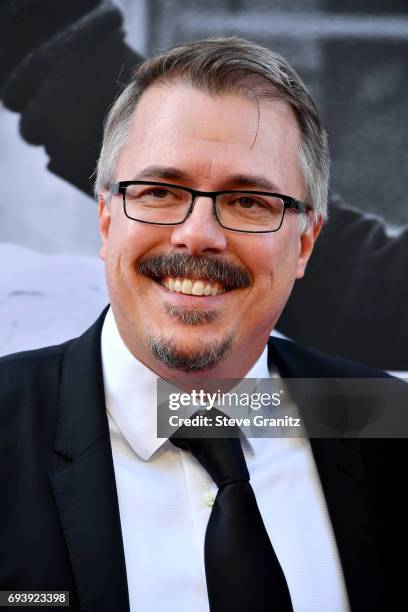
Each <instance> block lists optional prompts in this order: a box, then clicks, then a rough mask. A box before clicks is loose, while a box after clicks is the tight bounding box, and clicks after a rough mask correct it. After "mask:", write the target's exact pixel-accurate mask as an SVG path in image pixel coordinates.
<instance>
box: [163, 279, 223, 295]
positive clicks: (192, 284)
mask: <svg viewBox="0 0 408 612" xmlns="http://www.w3.org/2000/svg"><path fill="white" fill-rule="evenodd" d="M162 284H163V285H164V286H165V287H166V288H167V289H169V290H170V291H175V292H176V293H185V294H186V295H219V294H221V293H225V291H226V289H225V288H224V287H223V286H222V285H220V284H219V283H208V282H204V281H202V280H196V281H192V280H191V279H189V278H183V279H181V278H172V277H170V276H166V277H165V278H163V280H162Z"/></svg>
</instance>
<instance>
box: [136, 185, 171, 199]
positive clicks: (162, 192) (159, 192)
mask: <svg viewBox="0 0 408 612" xmlns="http://www.w3.org/2000/svg"><path fill="white" fill-rule="evenodd" d="M142 195H148V196H149V197H152V198H157V199H158V200H163V199H164V198H166V197H168V196H170V195H172V193H171V192H170V191H169V190H168V189H165V188H164V187H152V188H150V189H146V191H145V192H144V194H142Z"/></svg>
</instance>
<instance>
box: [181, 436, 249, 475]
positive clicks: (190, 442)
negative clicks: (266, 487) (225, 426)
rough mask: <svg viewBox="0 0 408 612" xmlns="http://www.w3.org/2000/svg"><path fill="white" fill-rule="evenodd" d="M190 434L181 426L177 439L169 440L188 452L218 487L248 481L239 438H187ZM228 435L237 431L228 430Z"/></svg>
mask: <svg viewBox="0 0 408 612" xmlns="http://www.w3.org/2000/svg"><path fill="white" fill-rule="evenodd" d="M190 432H191V429H190V428H189V427H185V426H183V427H181V428H180V429H178V430H177V432H176V433H177V437H175V436H174V435H173V436H172V437H171V438H170V442H172V443H173V444H174V446H177V447H178V448H182V449H183V450H188V451H190V452H191V454H192V455H193V456H194V457H195V458H196V459H197V461H199V463H201V465H202V466H203V467H204V469H206V470H207V472H208V473H209V475H210V476H211V478H212V479H213V480H214V482H215V484H216V485H217V486H218V487H222V486H224V485H226V484H229V483H231V482H237V481H240V480H241V481H242V480H243V481H249V473H248V468H247V465H246V461H245V457H244V453H243V451H242V446H241V441H240V439H239V437H231V438H220V437H214V438H211V437H206V438H192V437H189V433H190ZM229 433H231V434H232V433H235V434H236V435H238V430H235V432H232V430H230V432H229ZM208 434H209V435H210V434H211V430H209V431H208Z"/></svg>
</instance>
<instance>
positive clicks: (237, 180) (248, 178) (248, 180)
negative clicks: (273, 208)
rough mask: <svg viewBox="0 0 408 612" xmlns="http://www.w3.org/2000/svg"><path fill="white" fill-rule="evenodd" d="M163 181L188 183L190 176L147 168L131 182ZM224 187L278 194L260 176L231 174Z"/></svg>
mask: <svg viewBox="0 0 408 612" xmlns="http://www.w3.org/2000/svg"><path fill="white" fill-rule="evenodd" d="M157 178H158V179H164V180H171V181H174V180H176V181H183V182H186V183H188V182H189V181H191V177H190V175H189V174H188V173H187V172H185V170H181V169H180V168H175V167H174V166H156V165H152V166H147V168H144V169H143V170H141V171H140V172H138V173H137V176H135V177H134V178H133V179H132V180H135V181H137V180H144V179H147V180H149V179H151V180H153V179H157ZM224 183H225V185H228V186H229V187H231V189H232V188H234V187H247V188H251V189H253V190H262V189H263V190H265V191H270V192H276V193H280V190H279V187H278V186H277V185H276V184H275V183H274V182H273V181H271V180H269V179H267V178H266V177H264V176H261V175H255V174H233V175H230V176H226V177H225V179H224Z"/></svg>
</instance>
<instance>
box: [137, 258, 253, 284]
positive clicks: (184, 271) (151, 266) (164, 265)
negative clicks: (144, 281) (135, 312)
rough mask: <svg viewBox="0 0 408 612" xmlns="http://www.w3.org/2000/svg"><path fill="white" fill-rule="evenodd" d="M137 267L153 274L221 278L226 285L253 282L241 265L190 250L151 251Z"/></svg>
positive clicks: (154, 275)
mask: <svg viewBox="0 0 408 612" xmlns="http://www.w3.org/2000/svg"><path fill="white" fill-rule="evenodd" d="M136 269H137V271H138V272H140V273H141V274H144V275H145V276H150V277H152V278H163V277H164V276H171V277H173V278H182V277H188V278H191V279H194V280H203V281H205V280H206V281H212V282H219V283H221V284H223V285H224V286H225V287H226V288H227V289H244V288H245V287H249V286H250V284H251V276H250V274H249V272H248V271H247V270H246V269H245V268H243V267H241V266H237V265H235V264H232V263H229V262H227V261H224V260H222V259H216V258H213V257H193V256H192V255H188V254H187V253H168V254H162V255H148V256H147V257H144V258H143V259H142V260H140V261H139V262H138V263H137V266H136Z"/></svg>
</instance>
